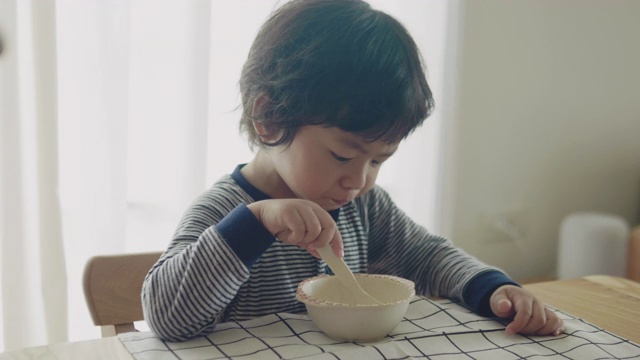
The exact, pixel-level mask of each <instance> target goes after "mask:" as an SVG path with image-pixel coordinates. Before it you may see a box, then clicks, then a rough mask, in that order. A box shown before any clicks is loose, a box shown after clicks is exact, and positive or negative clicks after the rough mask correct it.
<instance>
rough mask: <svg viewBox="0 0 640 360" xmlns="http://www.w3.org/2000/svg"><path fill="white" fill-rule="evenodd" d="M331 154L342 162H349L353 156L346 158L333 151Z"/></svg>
mask: <svg viewBox="0 0 640 360" xmlns="http://www.w3.org/2000/svg"><path fill="white" fill-rule="evenodd" d="M331 155H333V158H334V159H336V160H338V161H339V162H341V163H346V162H348V161H349V160H351V159H352V158H346V157H344V156H340V155H338V154H336V153H334V152H331Z"/></svg>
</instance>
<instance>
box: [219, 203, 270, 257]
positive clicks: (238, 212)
mask: <svg viewBox="0 0 640 360" xmlns="http://www.w3.org/2000/svg"><path fill="white" fill-rule="evenodd" d="M216 230H217V231H218V233H219V234H220V235H222V237H223V238H224V240H225V241H226V242H227V244H228V245H229V247H230V248H231V249H232V250H233V251H234V252H235V253H236V255H238V258H240V260H241V261H242V262H243V263H244V264H245V265H246V266H247V268H251V267H252V266H253V264H254V263H255V262H256V260H258V258H259V257H260V256H261V255H262V254H263V253H264V252H265V251H266V250H267V248H269V246H271V244H273V242H274V241H275V240H276V238H275V237H274V236H273V235H271V234H270V233H269V231H267V229H266V228H265V227H264V225H262V223H260V221H258V218H256V217H255V215H253V213H252V212H251V210H249V208H247V206H246V205H244V204H240V205H238V206H237V207H236V208H235V209H233V210H232V211H231V212H230V213H229V214H228V215H227V216H225V217H224V219H222V221H220V222H219V223H218V224H217V225H216Z"/></svg>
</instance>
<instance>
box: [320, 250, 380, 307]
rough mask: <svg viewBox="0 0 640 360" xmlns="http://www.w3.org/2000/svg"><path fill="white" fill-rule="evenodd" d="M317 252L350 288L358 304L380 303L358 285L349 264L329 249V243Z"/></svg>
mask: <svg viewBox="0 0 640 360" xmlns="http://www.w3.org/2000/svg"><path fill="white" fill-rule="evenodd" d="M316 250H317V251H318V254H320V256H321V257H322V260H324V262H326V263H327V265H329V268H330V269H331V271H333V273H334V274H336V276H337V277H338V279H339V280H340V281H341V282H342V284H344V286H346V287H347V289H349V290H351V292H352V293H353V294H354V295H355V296H356V299H357V300H358V304H359V305H381V304H382V303H381V302H380V301H378V300H376V299H375V298H374V297H372V296H371V295H369V294H367V292H366V291H364V290H363V289H362V287H360V284H358V281H357V280H356V278H355V276H353V273H352V272H351V269H349V266H347V264H346V263H345V262H344V260H342V259H340V258H339V257H337V256H336V254H334V253H333V250H332V249H331V245H326V246H324V247H321V248H319V249H316Z"/></svg>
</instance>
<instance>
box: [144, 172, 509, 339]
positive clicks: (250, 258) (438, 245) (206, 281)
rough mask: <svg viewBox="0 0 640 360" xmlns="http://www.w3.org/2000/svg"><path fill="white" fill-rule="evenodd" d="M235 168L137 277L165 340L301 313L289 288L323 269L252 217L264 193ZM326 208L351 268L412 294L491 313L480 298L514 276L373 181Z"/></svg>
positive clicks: (148, 316)
mask: <svg viewBox="0 0 640 360" xmlns="http://www.w3.org/2000/svg"><path fill="white" fill-rule="evenodd" d="M240 169H241V166H238V167H237V168H236V169H235V171H234V172H233V173H232V174H231V175H227V176H224V177H223V178H221V179H220V180H218V181H217V182H216V183H215V184H214V185H213V187H212V188H211V189H209V190H208V191H206V192H205V193H204V194H202V195H201V196H200V197H199V198H198V199H197V200H196V201H195V202H194V203H193V204H192V205H191V207H190V208H189V209H188V210H187V212H186V213H185V215H184V217H183V218H182V220H181V222H180V224H179V226H178V228H177V230H176V232H175V235H174V237H173V239H172V241H171V243H170V244H169V247H168V248H167V250H166V251H165V252H164V254H163V255H162V256H161V257H160V259H159V260H158V262H157V263H156V264H155V265H154V266H153V267H152V268H151V270H150V271H149V274H148V275H147V277H146V278H145V281H144V284H143V288H142V304H143V308H144V316H145V320H146V321H147V323H148V325H149V327H150V328H151V329H152V330H153V331H154V332H155V333H156V334H157V335H158V336H159V337H161V338H163V339H165V340H169V341H182V340H187V339H190V338H193V337H196V336H201V335H206V334H209V333H211V332H212V331H213V329H214V327H215V325H216V324H217V323H219V322H224V321H231V320H233V321H239V320H246V319H250V318H253V317H257V316H263V315H267V314H272V313H276V312H290V313H299V312H304V311H305V307H304V304H302V303H300V302H298V301H297V300H296V297H295V292H296V288H297V286H298V283H299V282H300V281H302V280H304V279H307V278H309V277H313V276H316V275H319V274H325V273H329V272H330V271H329V270H328V267H327V266H326V264H325V263H324V261H322V260H319V259H317V258H315V257H313V256H312V255H311V254H309V253H308V252H307V251H306V250H304V249H302V248H300V247H298V246H295V245H289V244H285V243H283V242H281V241H279V240H277V239H276V238H275V237H274V236H273V235H271V234H270V233H269V232H268V231H267V230H266V228H265V227H264V226H263V225H262V224H261V223H260V222H259V221H258V220H257V218H256V217H255V216H254V215H253V214H252V213H251V211H250V210H249V209H248V208H247V206H246V205H247V204H250V203H252V202H255V201H259V200H265V199H268V198H269V197H268V196H267V195H266V194H264V193H262V192H261V191H260V190H258V189H257V188H255V187H254V186H253V185H251V184H250V183H249V182H248V181H247V180H246V179H245V178H244V177H243V176H242V173H241V172H240ZM330 214H331V215H332V216H333V218H334V219H335V220H336V223H337V226H338V229H339V231H340V234H341V235H342V240H343V242H344V260H345V262H346V263H347V264H348V265H349V267H350V268H351V269H352V271H354V272H356V273H375V274H389V275H395V276H400V277H403V278H406V279H410V280H412V281H414V282H415V284H416V293H418V294H421V295H429V296H439V297H446V298H450V299H454V300H456V301H459V302H461V303H462V304H464V305H466V306H468V307H469V308H470V309H472V310H474V311H476V312H478V313H480V314H482V315H491V311H490V310H489V308H488V300H489V297H490V295H491V293H492V292H493V290H494V289H495V288H496V287H498V286H500V285H503V284H515V283H514V282H513V281H512V280H511V279H509V278H508V277H507V276H506V275H505V274H503V273H502V272H500V271H499V270H498V269H495V268H492V267H489V266H487V265H485V264H483V263H481V262H479V261H478V260H476V259H475V258H473V257H471V256H469V255H467V254H465V253H464V252H463V251H461V250H460V249H458V248H456V247H454V246H453V244H452V243H451V242H450V241H448V240H447V239H444V238H442V237H440V236H436V235H432V234H430V233H429V232H428V231H427V230H426V229H424V228H423V227H422V226H419V225H417V224H416V223H414V222H413V221H412V220H411V219H410V218H409V217H408V216H406V215H405V214H404V213H403V212H402V211H401V210H400V209H398V208H397V207H396V206H395V204H394V203H393V201H392V200H391V199H390V197H389V195H388V194H387V193H386V192H385V191H384V190H383V189H382V188H380V187H378V186H374V187H373V188H372V189H371V190H370V191H369V192H367V193H366V194H364V195H363V196H361V197H359V198H357V199H355V200H353V201H352V202H350V203H348V204H347V205H345V206H343V207H342V208H340V209H338V210H334V211H331V212H330Z"/></svg>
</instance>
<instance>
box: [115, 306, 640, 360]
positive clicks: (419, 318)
mask: <svg viewBox="0 0 640 360" xmlns="http://www.w3.org/2000/svg"><path fill="white" fill-rule="evenodd" d="M557 313H558V314H559V315H560V316H561V317H562V318H563V319H564V321H565V325H566V331H565V334H562V335H560V336H557V337H552V336H543V337H541V336H521V335H507V334H505V332H504V327H505V325H504V324H503V323H501V322H498V321H496V320H495V319H488V318H483V317H480V316H478V315H476V314H474V313H471V312H470V311H469V310H467V309H465V308H463V307H461V306H459V305H457V304H455V303H452V302H450V301H446V300H443V301H430V300H428V299H425V298H421V297H416V298H414V299H413V301H412V302H411V305H410V306H409V309H408V311H407V314H406V316H405V318H404V320H403V321H402V322H401V323H400V325H399V326H398V327H397V328H396V329H395V330H394V331H393V332H392V333H391V334H389V335H388V336H387V337H386V338H385V339H383V340H381V341H379V342H375V343H362V344H360V343H353V342H345V341H337V340H333V339H331V338H329V337H326V336H325V335H324V334H323V333H322V332H321V331H320V330H319V329H318V328H316V327H315V326H314V324H313V323H312V322H311V320H310V319H309V318H308V317H307V316H306V315H293V314H285V313H281V314H274V315H269V316H265V317H261V318H258V319H254V320H249V321H244V322H237V323H236V322H230V323H224V324H220V325H219V326H218V327H217V328H216V331H215V332H214V333H213V334H211V335H209V336H206V337H201V338H197V339H194V340H190V341H186V342H180V343H176V342H165V341H162V340H160V339H159V338H158V337H156V336H155V335H154V334H153V333H151V332H141V333H127V334H122V335H120V336H119V337H120V340H121V341H122V343H123V345H124V346H125V348H126V349H127V350H128V351H129V352H130V353H131V354H132V355H133V357H134V358H135V359H137V360H151V359H153V360H156V359H158V360H163V359H179V360H196V359H198V360H201V359H228V358H234V359H260V360H268V359H294V358H304V359H458V358H461V359H492V360H493V359H521V358H528V359H531V358H535V359H538V358H540V359H579V360H587V359H640V345H638V344H635V343H633V342H631V341H629V340H626V339H623V338H621V337H619V336H616V335H614V334H611V333H609V332H607V331H604V330H602V329H600V328H597V327H596V326H594V325H592V324H589V323H587V322H585V321H583V320H580V319H576V318H574V317H572V316H570V315H568V314H565V313H562V312H557Z"/></svg>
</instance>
